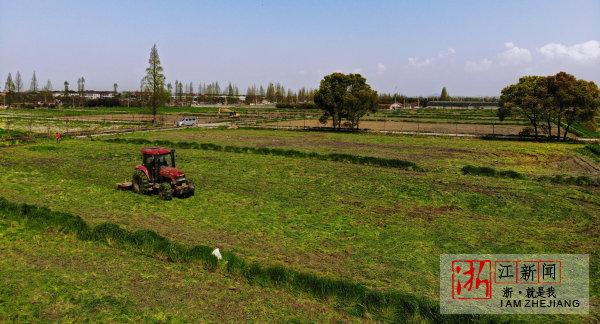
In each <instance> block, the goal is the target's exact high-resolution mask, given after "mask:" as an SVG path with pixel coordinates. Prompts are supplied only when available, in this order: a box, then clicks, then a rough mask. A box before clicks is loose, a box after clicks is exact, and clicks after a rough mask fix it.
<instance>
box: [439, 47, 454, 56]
mask: <svg viewBox="0 0 600 324" xmlns="http://www.w3.org/2000/svg"><path fill="white" fill-rule="evenodd" d="M454 54H456V51H455V50H454V48H452V47H448V49H447V50H444V51H440V52H439V53H438V57H439V58H444V57H448V56H452V55H454Z"/></svg>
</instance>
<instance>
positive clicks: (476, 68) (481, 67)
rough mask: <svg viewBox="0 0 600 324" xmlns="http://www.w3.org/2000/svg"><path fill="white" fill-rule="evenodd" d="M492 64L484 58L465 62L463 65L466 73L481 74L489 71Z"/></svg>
mask: <svg viewBox="0 0 600 324" xmlns="http://www.w3.org/2000/svg"><path fill="white" fill-rule="evenodd" d="M492 64H493V62H492V60H490V59H486V58H484V59H481V60H477V61H467V62H466V63H465V70H466V71H467V72H483V71H487V70H489V69H491V68H492Z"/></svg>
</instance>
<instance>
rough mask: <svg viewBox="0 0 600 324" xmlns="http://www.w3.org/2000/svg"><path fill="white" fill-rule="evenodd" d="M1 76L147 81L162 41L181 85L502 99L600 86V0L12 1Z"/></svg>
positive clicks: (168, 68) (1, 15) (4, 21)
mask: <svg viewBox="0 0 600 324" xmlns="http://www.w3.org/2000/svg"><path fill="white" fill-rule="evenodd" d="M0 31H1V32H0V78H1V79H2V84H1V85H0V86H2V87H3V85H4V82H3V80H4V79H5V78H6V75H7V74H8V72H12V73H13V76H14V73H15V72H16V71H17V70H19V71H20V72H21V74H22V75H23V78H24V80H25V84H26V85H28V84H29V80H30V78H31V74H32V71H33V70H35V71H36V73H37V76H38V79H40V80H41V82H40V83H42V84H45V81H46V80H47V79H51V80H52V82H53V85H54V88H60V85H61V84H62V82H63V81H64V80H68V81H69V82H70V83H71V84H75V83H76V80H77V78H78V77H80V76H84V77H85V78H86V81H87V82H86V87H87V88H88V89H89V88H94V89H111V88H112V84H113V83H114V82H117V83H118V84H119V87H120V89H121V90H125V89H135V88H138V87H139V80H140V79H141V78H142V76H143V74H144V69H145V67H146V64H147V59H148V53H149V50H150V47H151V46H152V44H154V43H156V44H157V46H158V49H159V54H160V56H161V60H162V63H163V66H164V68H165V74H166V76H167V79H168V80H169V81H174V80H175V79H177V80H180V81H181V80H183V81H185V82H190V81H192V82H194V84H195V85H197V84H198V83H199V82H211V81H215V80H216V81H219V82H221V83H226V82H228V81H231V82H234V83H237V84H238V85H239V86H240V89H242V90H245V87H246V86H247V85H249V84H252V83H256V84H266V83H267V82H269V81H278V82H281V83H283V84H284V85H286V86H288V87H292V88H297V87H300V86H308V87H316V86H318V82H319V80H320V79H321V78H322V77H323V75H325V74H327V73H331V72H333V71H343V72H359V73H361V74H363V75H364V76H365V77H366V78H367V80H368V82H369V83H370V84H371V85H372V86H373V87H374V88H375V89H377V90H378V91H383V92H392V91H394V90H396V89H397V91H398V92H401V93H404V94H409V95H429V94H435V93H439V91H440V89H441V87H442V86H446V87H447V88H448V90H449V92H450V94H451V95H453V94H454V95H497V94H498V93H499V91H500V90H501V88H502V87H503V86H505V85H507V84H509V83H512V82H514V81H516V80H517V79H518V77H519V76H521V75H524V74H551V73H556V72H558V71H561V70H565V71H567V72H570V73H573V74H575V75H576V76H578V77H580V78H584V79H588V80H593V81H596V82H597V83H600V1H599V0H590V1H583V0H581V1H578V0H571V1H552V0H546V1H533V0H532V1H510V0H504V1H499V0H498V1H481V0H480V1H410V2H409V1H377V0H373V1H366V0H365V1H351V0H346V1H341V0H336V1H333V0H332V1H327V0H321V1H316V0H315V1H313V0H307V1H300V0H298V1H286V0H279V1H275V0H273V1H271V0H263V1H258V0H257V1H250V0H247V1H246V0H238V1H226V0H224V1H95V2H92V1H59V0H57V1H7V0H0Z"/></svg>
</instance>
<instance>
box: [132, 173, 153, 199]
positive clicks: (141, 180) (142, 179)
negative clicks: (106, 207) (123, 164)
mask: <svg viewBox="0 0 600 324" xmlns="http://www.w3.org/2000/svg"><path fill="white" fill-rule="evenodd" d="M149 182H150V181H149V180H148V177H147V176H146V174H145V173H144V172H142V171H140V170H135V171H133V179H132V180H131V185H132V189H133V191H134V192H135V193H139V194H144V195H145V194H147V193H148V192H149V190H150V186H149V185H148V184H149Z"/></svg>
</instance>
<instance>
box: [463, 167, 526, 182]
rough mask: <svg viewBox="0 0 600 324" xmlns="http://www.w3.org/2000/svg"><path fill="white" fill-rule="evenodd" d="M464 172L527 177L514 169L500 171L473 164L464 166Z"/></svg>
mask: <svg viewBox="0 0 600 324" xmlns="http://www.w3.org/2000/svg"><path fill="white" fill-rule="evenodd" d="M462 172H463V174H470V175H481V176H486V177H498V178H512V179H525V176H524V175H523V174H521V173H519V172H517V171H513V170H502V171H498V170H496V169H494V168H491V167H477V166H473V165H466V166H464V167H463V168H462Z"/></svg>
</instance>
